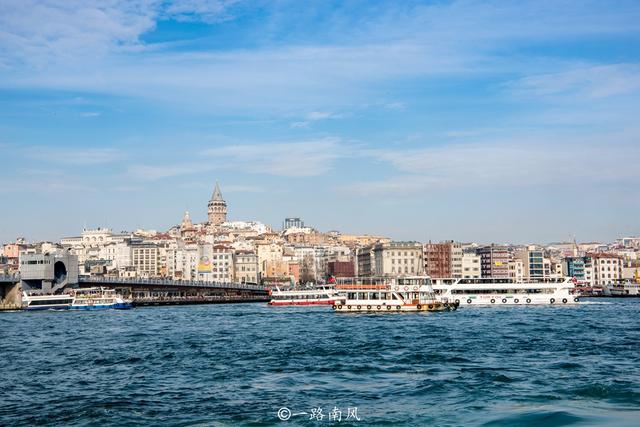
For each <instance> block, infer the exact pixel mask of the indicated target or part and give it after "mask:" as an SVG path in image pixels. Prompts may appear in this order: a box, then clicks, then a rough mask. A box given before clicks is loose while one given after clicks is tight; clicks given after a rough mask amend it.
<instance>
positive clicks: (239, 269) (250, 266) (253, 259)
mask: <svg viewBox="0 0 640 427" xmlns="http://www.w3.org/2000/svg"><path fill="white" fill-rule="evenodd" d="M233 267H234V270H235V274H234V278H235V281H236V282H240V283H247V282H249V283H258V256H257V255H256V254H255V253H254V252H251V251H236V253H235V256H234V262H233Z"/></svg>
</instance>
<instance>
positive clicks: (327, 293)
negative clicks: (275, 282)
mask: <svg viewBox="0 0 640 427" xmlns="http://www.w3.org/2000/svg"><path fill="white" fill-rule="evenodd" d="M269 295H270V296H271V301H269V305H333V304H334V303H335V301H336V298H338V292H337V291H336V290H335V289H332V288H320V289H303V290H286V291H283V290H280V289H279V288H277V287H276V289H275V290H270V291H269Z"/></svg>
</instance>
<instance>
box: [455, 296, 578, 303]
mask: <svg viewBox="0 0 640 427" xmlns="http://www.w3.org/2000/svg"><path fill="white" fill-rule="evenodd" d="M456 301H458V302H459V303H460V305H464V306H468V305H481V306H502V305H509V306H521V305H576V304H579V303H580V298H579V297H577V296H575V295H571V296H566V295H565V296H557V297H553V296H552V297H548V298H540V297H535V296H530V295H529V296H528V295H524V296H522V297H518V298H514V297H511V296H501V295H497V296H492V297H485V296H478V295H469V296H466V295H465V296H464V297H463V298H460V297H458V298H456Z"/></svg>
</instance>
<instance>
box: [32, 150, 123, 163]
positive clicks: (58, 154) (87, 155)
mask: <svg viewBox="0 0 640 427" xmlns="http://www.w3.org/2000/svg"><path fill="white" fill-rule="evenodd" d="M23 153H24V155H25V156H27V157H29V158H31V159H35V160H39V161H42V162H48V163H55V164H62V165H74V166H92V165H98V164H102V163H111V162H114V161H117V160H121V159H123V158H124V157H125V154H124V152H123V151H121V150H119V149H116V148H82V147H78V148H71V147H56V148H52V147H28V148H26V149H24V150H23Z"/></svg>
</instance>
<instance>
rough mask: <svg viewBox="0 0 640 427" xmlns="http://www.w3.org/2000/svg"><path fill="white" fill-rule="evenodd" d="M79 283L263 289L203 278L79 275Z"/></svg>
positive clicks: (256, 286)
mask: <svg viewBox="0 0 640 427" xmlns="http://www.w3.org/2000/svg"><path fill="white" fill-rule="evenodd" d="M78 281H79V282H80V283H95V284H100V283H109V284H122V285H163V286H180V287H199V288H220V289H240V290H251V291H264V290H265V288H264V286H260V285H252V284H247V283H226V282H207V281H203V280H172V279H129V278H122V277H114V278H110V277H80V278H78Z"/></svg>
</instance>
